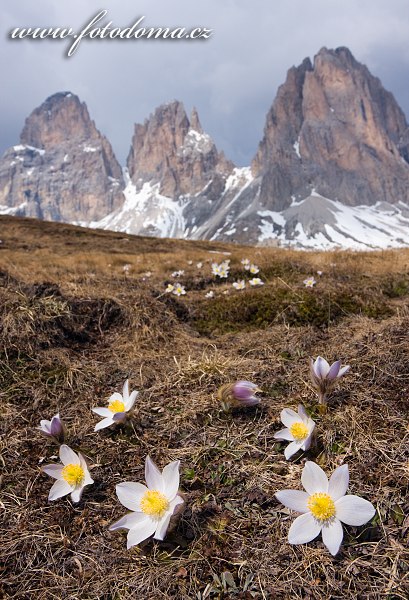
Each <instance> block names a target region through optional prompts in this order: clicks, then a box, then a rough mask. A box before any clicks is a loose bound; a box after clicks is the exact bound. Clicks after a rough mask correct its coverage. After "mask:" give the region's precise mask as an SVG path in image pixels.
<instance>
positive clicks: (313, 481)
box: [301, 460, 328, 494]
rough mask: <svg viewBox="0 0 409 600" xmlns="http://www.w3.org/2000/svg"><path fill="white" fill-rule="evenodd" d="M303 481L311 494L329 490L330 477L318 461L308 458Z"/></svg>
mask: <svg viewBox="0 0 409 600" xmlns="http://www.w3.org/2000/svg"><path fill="white" fill-rule="evenodd" d="M301 483H302V485H303V487H304V489H305V491H307V492H308V493H309V494H316V493H317V492H324V493H327V492H328V478H327V476H326V475H325V473H324V471H323V470H322V469H321V467H319V466H318V465H317V464H316V463H314V462H312V461H311V460H308V461H307V462H306V463H305V467H304V469H303V472H302V474H301Z"/></svg>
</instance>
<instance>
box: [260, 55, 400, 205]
mask: <svg viewBox="0 0 409 600" xmlns="http://www.w3.org/2000/svg"><path fill="white" fill-rule="evenodd" d="M407 129H408V125H407V123H406V119H405V116H404V114H403V112H402V110H401V109H400V108H399V106H398V104H397V102H396V100H395V99H394V97H393V96H392V94H391V93H390V92H387V91H386V90H385V89H384V88H383V87H382V84H381V82H380V81H379V79H377V78H376V77H374V76H373V75H371V73H370V72H369V71H368V69H367V68H366V67H365V66H364V65H362V64H360V63H359V62H358V61H356V60H355V58H354V57H353V56H352V54H351V52H350V51H349V50H348V49H347V48H337V49H336V50H328V49H327V48H322V49H321V50H320V51H319V52H318V54H317V55H316V56H315V58H314V64H313V65H311V63H310V61H309V59H306V60H304V62H303V63H302V64H301V65H300V66H299V67H297V68H295V67H293V68H291V69H290V70H289V71H288V74H287V79H286V82H285V83H284V84H283V85H282V86H281V87H280V88H279V90H278V93H277V97H276V99H275V101H274V103H273V106H272V107H271V109H270V111H269V113H268V115H267V121H266V126H265V130H264V137H263V140H262V142H261V143H260V146H259V149H258V152H257V154H256V156H255V159H254V160H253V163H252V170H253V173H254V175H255V176H256V177H261V178H262V181H261V191H260V200H261V202H262V204H263V205H265V206H268V207H270V208H272V209H274V210H283V209H285V208H286V207H288V206H289V205H290V204H291V202H292V198H295V199H302V198H305V197H307V196H308V195H309V194H310V193H311V192H312V191H313V190H315V191H316V192H318V193H319V194H321V195H322V196H325V197H327V198H331V199H333V200H340V201H341V202H342V203H344V204H347V205H352V206H355V205H359V204H369V205H371V204H375V203H376V202H385V201H386V202H391V203H397V202H399V201H403V202H409V165H408V164H407V162H406V161H407V157H408V139H409V135H408V133H407Z"/></svg>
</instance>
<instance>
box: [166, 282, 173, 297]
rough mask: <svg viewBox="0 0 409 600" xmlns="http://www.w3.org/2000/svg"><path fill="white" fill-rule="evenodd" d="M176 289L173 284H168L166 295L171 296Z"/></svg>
mask: <svg viewBox="0 0 409 600" xmlns="http://www.w3.org/2000/svg"><path fill="white" fill-rule="evenodd" d="M174 289H175V286H174V285H173V283H168V285H167V286H166V290H165V294H170V293H171V292H173V290H174Z"/></svg>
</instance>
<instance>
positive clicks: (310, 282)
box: [303, 277, 317, 288]
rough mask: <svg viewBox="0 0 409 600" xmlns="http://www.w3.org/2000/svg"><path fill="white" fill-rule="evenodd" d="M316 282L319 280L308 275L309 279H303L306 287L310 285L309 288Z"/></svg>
mask: <svg viewBox="0 0 409 600" xmlns="http://www.w3.org/2000/svg"><path fill="white" fill-rule="evenodd" d="M316 283H317V282H316V281H315V279H314V277H307V279H304V281H303V284H304V285H305V287H308V288H312V287H314V285H315V284H316Z"/></svg>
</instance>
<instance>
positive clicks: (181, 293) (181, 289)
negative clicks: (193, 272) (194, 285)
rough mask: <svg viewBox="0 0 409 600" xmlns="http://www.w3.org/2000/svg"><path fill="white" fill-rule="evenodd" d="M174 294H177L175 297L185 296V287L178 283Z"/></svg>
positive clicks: (173, 291)
mask: <svg viewBox="0 0 409 600" xmlns="http://www.w3.org/2000/svg"><path fill="white" fill-rule="evenodd" d="M172 294H175V296H184V295H185V294H186V290H185V286H184V285H180V283H176V284H175V289H174V290H172Z"/></svg>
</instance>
